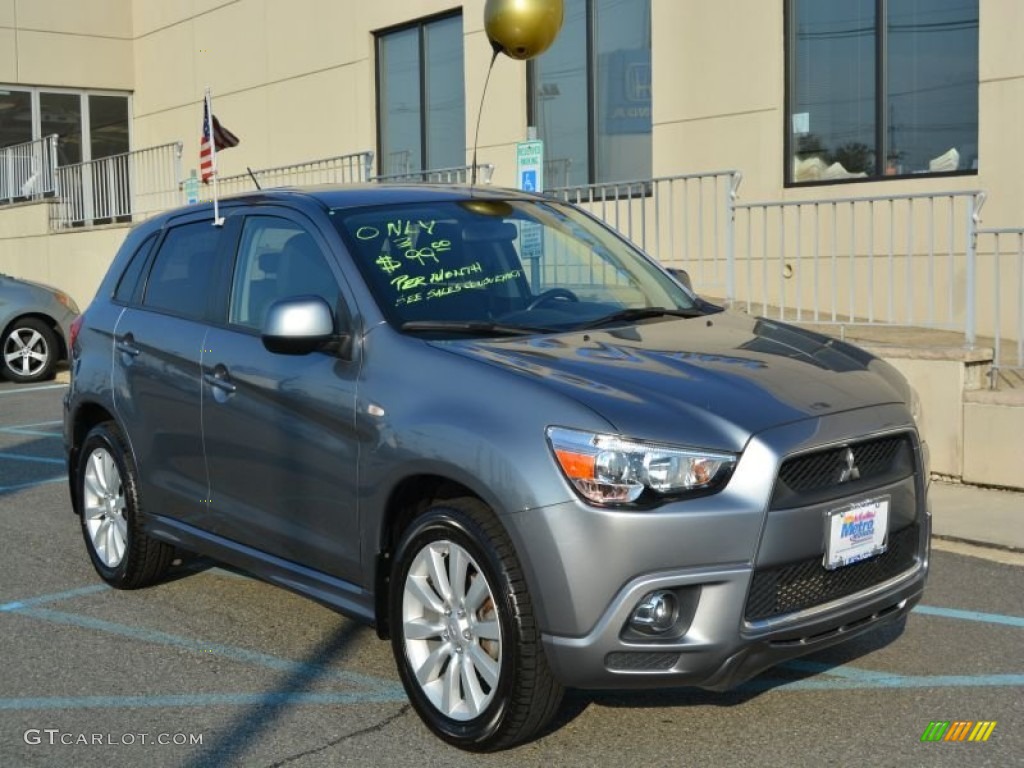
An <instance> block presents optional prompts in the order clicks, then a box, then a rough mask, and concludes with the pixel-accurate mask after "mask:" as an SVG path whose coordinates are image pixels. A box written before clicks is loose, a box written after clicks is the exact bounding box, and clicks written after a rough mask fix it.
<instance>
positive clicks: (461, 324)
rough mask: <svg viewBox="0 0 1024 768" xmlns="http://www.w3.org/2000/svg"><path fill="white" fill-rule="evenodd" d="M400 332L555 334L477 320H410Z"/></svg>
mask: <svg viewBox="0 0 1024 768" xmlns="http://www.w3.org/2000/svg"><path fill="white" fill-rule="evenodd" d="M399 330H401V331H443V332H444V333H465V334H484V335H486V334H490V335H494V336H530V335H532V334H535V333H555V329H554V328H539V327H537V326H532V325H504V324H502V323H488V322H483V321H478V320H410V321H408V322H406V323H402V324H401V325H400V326H399Z"/></svg>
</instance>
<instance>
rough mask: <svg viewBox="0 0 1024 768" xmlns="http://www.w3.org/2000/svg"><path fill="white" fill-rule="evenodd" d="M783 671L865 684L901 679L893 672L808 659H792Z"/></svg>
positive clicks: (784, 664)
mask: <svg viewBox="0 0 1024 768" xmlns="http://www.w3.org/2000/svg"><path fill="white" fill-rule="evenodd" d="M780 666H781V667H782V668H783V669H792V670H793V671H795V672H810V673H813V674H824V675H835V676H836V677H840V678H845V679H849V680H859V681H861V682H865V683H871V682H878V681H882V680H891V679H892V678H895V677H899V675H896V674H894V673H892V672H876V671H875V670H873V669H861V668H860V667H850V666H847V665H845V664H844V665H843V666H840V667H837V666H835V665H834V664H826V663H825V662H822V661H811V660H808V659H792V660H790V661H786V662H783V663H782V664H781V665H780Z"/></svg>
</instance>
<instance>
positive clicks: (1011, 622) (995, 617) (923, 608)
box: [914, 605, 1024, 629]
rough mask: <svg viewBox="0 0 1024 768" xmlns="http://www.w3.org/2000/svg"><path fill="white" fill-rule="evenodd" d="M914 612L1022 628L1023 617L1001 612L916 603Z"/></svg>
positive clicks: (1023, 625)
mask: <svg viewBox="0 0 1024 768" xmlns="http://www.w3.org/2000/svg"><path fill="white" fill-rule="evenodd" d="M914 613H923V614H924V615H926V616H942V617H943V618H946V619H960V620H961V621H981V622H984V623H985V624H1004V625H1006V626H1008V627H1017V628H1020V629H1024V617H1021V616H1005V615H1003V614H1001V613H978V612H977V611H960V610H957V609H956V608H939V607H937V606H934V605H918V606H915V607H914Z"/></svg>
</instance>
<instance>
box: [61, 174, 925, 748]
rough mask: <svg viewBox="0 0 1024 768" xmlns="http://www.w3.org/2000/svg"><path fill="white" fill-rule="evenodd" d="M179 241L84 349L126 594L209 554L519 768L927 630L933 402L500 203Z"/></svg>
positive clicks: (266, 208) (78, 444)
mask: <svg viewBox="0 0 1024 768" xmlns="http://www.w3.org/2000/svg"><path fill="white" fill-rule="evenodd" d="M221 211H222V214H223V216H224V222H223V224H222V226H214V225H213V221H212V212H211V210H210V208H209V207H208V206H194V207H191V208H188V209H183V210H178V211H174V212H172V213H168V214H166V215H163V216H160V217H158V218H155V219H152V220H149V221H147V222H145V223H143V224H141V225H140V226H138V227H137V228H135V229H134V230H133V231H132V232H131V234H130V235H129V236H128V238H127V239H126V241H125V243H124V245H123V246H122V248H121V250H120V252H119V253H118V255H117V257H116V259H115V260H114V262H113V265H112V267H111V269H110V271H109V274H108V275H107V277H106V279H105V280H104V281H103V283H102V285H101V287H100V289H99V292H98V294H97V296H96V298H95V299H94V301H93V302H92V304H91V305H90V306H89V308H88V309H87V310H86V312H85V313H84V316H83V318H84V319H83V321H82V322H81V324H80V327H79V328H78V329H77V330H78V333H77V336H76V338H75V339H74V341H73V358H72V375H73V379H72V384H71V387H70V391H69V393H68V396H67V399H66V402H65V408H66V411H65V428H64V433H65V442H66V447H67V454H68V467H69V469H70V485H71V495H72V499H73V503H74V509H75V512H76V513H77V514H78V515H79V517H80V519H81V526H82V531H83V533H84V537H85V543H86V546H87V549H88V552H89V556H90V558H91V559H92V562H93V564H94V566H95V567H96V570H97V571H98V572H99V574H100V576H102V578H103V579H104V580H106V581H107V582H108V583H109V584H111V585H113V586H115V587H118V588H123V589H133V588H137V587H143V586H146V585H150V584H153V583H154V582H156V581H158V580H159V579H160V578H161V576H162V575H164V574H165V572H166V571H167V569H168V567H169V565H170V563H171V560H172V555H173V553H174V551H175V550H183V551H191V552H197V553H202V554H204V555H207V556H211V557H214V558H217V559H219V560H221V561H224V562H226V563H230V564H232V565H234V566H236V567H238V568H241V569H244V570H246V571H249V572H251V573H253V574H256V575H258V576H259V577H260V578H262V579H265V580H267V581H270V582H274V583H277V584H280V585H282V586H284V587H287V588H289V589H292V590H295V591H297V592H299V593H301V594H304V595H307V596H309V597H311V598H314V599H316V600H319V601H321V602H323V603H326V604H328V605H330V606H333V607H334V608H336V609H338V610H339V611H341V612H343V613H345V614H347V615H349V616H352V617H354V618H356V619H359V620H362V621H364V622H367V623H369V624H372V625H373V626H375V627H376V630H377V632H378V633H379V635H380V636H381V637H382V638H390V640H391V644H392V648H393V651H394V655H395V659H396V661H397V666H398V671H399V674H400V676H401V678H402V681H403V683H404V685H405V688H406V690H407V692H408V695H409V697H410V699H411V700H412V703H413V705H414V706H415V708H416V710H417V712H418V713H419V714H420V716H421V717H422V718H423V720H424V721H425V722H426V724H427V725H428V726H429V727H430V728H431V729H432V730H433V731H434V732H435V733H437V734H438V735H439V736H440V737H442V738H443V739H445V740H447V741H449V742H451V743H453V744H456V745H458V746H460V747H463V748H467V749H473V750H490V749H498V748H502V747H506V746H509V745H512V744H515V743H518V742H521V741H523V740H526V739H528V738H530V737H532V736H533V735H535V734H536V733H537V732H538V731H539V730H540V729H541V728H543V726H544V725H545V724H546V723H547V722H548V721H549V720H550V718H551V717H552V715H553V714H554V713H555V711H556V709H557V708H558V706H559V701H560V699H561V695H562V690H563V687H565V686H571V687H578V688H631V687H652V686H679V685H696V686H703V687H705V688H711V689H715V690H723V689H726V688H728V687H730V686H734V685H736V684H738V683H740V682H742V681H744V680H746V679H748V678H750V677H752V676H753V675H755V674H757V673H758V672H760V671H761V670H763V669H765V668H766V667H768V666H770V665H772V664H775V663H777V662H779V661H781V660H784V659H788V658H792V657H794V656H798V655H802V654H806V653H809V652H812V651H816V650H819V649H821V648H825V647H827V646H830V645H832V644H835V643H838V642H841V641H844V640H847V639H849V638H853V637H856V636H857V635H859V634H861V633H863V632H867V631H870V630H873V629H875V628H877V627H879V626H882V625H886V624H893V623H897V622H903V621H904V620H905V618H906V616H907V614H908V612H909V611H910V610H911V608H912V607H913V606H914V604H915V603H916V602H917V601H918V599H919V598H920V596H921V592H922V589H923V587H924V582H925V576H926V572H927V568H928V551H929V550H928V541H929V527H930V518H929V512H928V506H927V501H926V493H927V469H926V465H927V461H926V455H925V449H924V446H923V444H922V442H921V440H920V438H919V435H918V432H917V429H916V427H915V416H916V414H915V410H916V404H915V397H914V395H913V393H912V391H911V390H910V388H909V387H908V386H907V384H906V382H905V381H904V380H903V379H902V378H901V376H900V375H899V374H898V373H897V372H896V371H895V370H894V369H893V368H891V367H890V366H889V365H887V364H886V363H884V362H882V361H880V360H878V359H876V358H874V357H872V356H871V355H869V354H867V353H865V352H863V351H861V350H859V349H857V348H855V347H853V346H850V345H848V344H845V343H842V342H840V341H837V340H835V339H831V338H828V337H825V336H820V335H816V334H813V333H809V332H807V331H804V330H800V329H798V328H793V327H789V326H786V325H783V324H781V323H776V322H772V321H769V320H766V319H755V318H752V317H748V316H745V315H739V314H733V313H730V312H724V311H721V309H720V308H719V307H716V306H713V305H711V304H708V303H706V302H704V301H702V300H701V299H699V298H697V297H696V296H695V295H694V294H693V293H692V292H690V291H689V290H687V289H686V288H684V287H683V286H682V285H681V284H680V283H679V282H677V281H676V280H675V279H674V278H673V277H672V276H671V275H669V274H668V273H666V272H665V271H664V270H663V269H662V268H661V267H659V266H658V265H657V264H656V263H655V262H653V261H652V260H651V259H650V258H648V257H647V256H645V255H644V254H643V253H641V252H640V251H638V250H637V249H636V248H635V247H634V246H633V245H631V244H629V243H628V242H626V241H624V240H623V239H622V238H621V237H619V236H618V235H617V234H616V233H615V232H613V231H612V230H610V229H609V228H608V227H607V226H605V225H604V224H602V223H601V222H599V221H597V220H596V219H594V218H592V217H591V216H589V215H588V214H586V213H584V212H582V211H581V210H579V209H577V208H575V207H573V206H571V205H565V204H562V203H558V202H554V201H552V200H548V199H545V198H542V197H535V196H531V195H524V194H520V193H517V192H512V191H507V190H497V189H487V190H481V189H470V188H465V187H430V186H408V187H391V186H383V185H381V186H366V187H351V188H336V189H326V188H324V189H310V190H272V191H264V192H259V193H254V194H251V195H247V196H245V197H240V198H237V199H234V200H229V201H228V202H226V203H224V204H223V205H222V208H221Z"/></svg>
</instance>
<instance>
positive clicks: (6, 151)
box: [0, 133, 57, 203]
mask: <svg viewBox="0 0 1024 768" xmlns="http://www.w3.org/2000/svg"><path fill="white" fill-rule="evenodd" d="M56 168H57V134H55V133H51V134H50V135H49V136H44V137H43V138H41V139H34V140H32V141H23V142H21V143H20V144H11V145H9V146H6V147H0V202H6V203H13V202H16V201H19V200H37V199H39V198H41V197H45V196H47V195H52V194H53V193H54V192H55V190H56V177H55V174H54V171H55V169H56Z"/></svg>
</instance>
